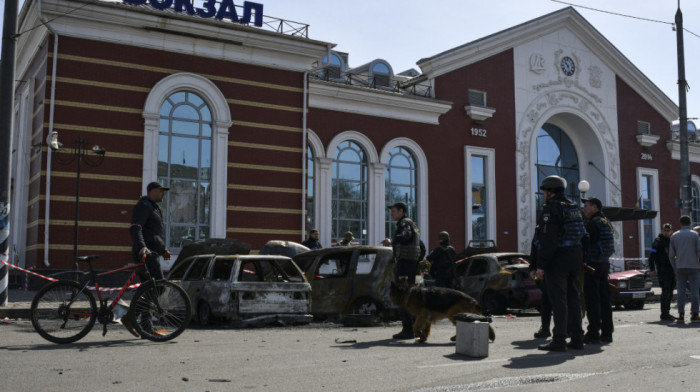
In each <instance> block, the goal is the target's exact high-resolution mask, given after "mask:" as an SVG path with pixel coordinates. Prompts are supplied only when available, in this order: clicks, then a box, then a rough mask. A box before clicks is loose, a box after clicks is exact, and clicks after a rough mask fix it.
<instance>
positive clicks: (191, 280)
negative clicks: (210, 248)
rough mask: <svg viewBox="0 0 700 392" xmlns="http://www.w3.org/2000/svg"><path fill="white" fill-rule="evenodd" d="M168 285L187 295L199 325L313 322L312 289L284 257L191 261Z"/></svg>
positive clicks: (198, 257)
mask: <svg viewBox="0 0 700 392" xmlns="http://www.w3.org/2000/svg"><path fill="white" fill-rule="evenodd" d="M168 280H171V281H174V282H176V283H177V284H179V285H180V286H181V287H182V288H183V289H185V291H187V294H188V295H189V296H190V300H191V301H192V309H193V310H194V311H193V312H192V314H193V318H194V319H195V321H197V322H198V323H199V324H201V325H207V324H209V322H210V321H211V320H212V318H224V319H227V320H231V321H233V322H234V324H237V325H241V326H245V325H263V324H269V323H274V322H283V323H286V324H300V323H308V322H310V321H311V320H312V319H313V318H312V316H311V314H310V309H311V285H310V284H309V282H308V281H307V280H306V277H305V276H304V274H303V273H302V272H301V270H300V269H299V267H298V266H297V265H296V264H295V263H294V261H292V259H290V258H289V257H285V256H272V255H270V256H260V255H214V254H208V255H196V256H191V257H189V258H187V259H185V260H183V261H182V262H180V263H178V264H177V265H176V266H175V267H174V268H173V269H172V270H171V271H170V273H169V274H168Z"/></svg>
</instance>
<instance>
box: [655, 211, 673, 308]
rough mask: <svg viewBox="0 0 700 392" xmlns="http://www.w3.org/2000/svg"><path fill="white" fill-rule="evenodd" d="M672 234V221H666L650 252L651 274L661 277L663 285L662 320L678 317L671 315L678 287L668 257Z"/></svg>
mask: <svg viewBox="0 0 700 392" xmlns="http://www.w3.org/2000/svg"><path fill="white" fill-rule="evenodd" d="M671 234H673V226H671V224H670V223H664V225H663V226H662V232H661V233H659V236H658V237H656V238H655V239H654V242H653V243H652V244H651V253H649V270H650V271H651V276H656V277H658V278H659V286H661V298H660V302H661V320H663V321H675V320H676V318H675V317H673V316H671V312H670V311H671V298H673V289H674V288H675V287H676V276H675V274H674V272H673V267H672V266H671V261H670V260H669V259H668V245H669V243H670V242H671Z"/></svg>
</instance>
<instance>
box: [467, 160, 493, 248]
mask: <svg viewBox="0 0 700 392" xmlns="http://www.w3.org/2000/svg"><path fill="white" fill-rule="evenodd" d="M464 161H465V173H466V176H467V178H466V188H467V189H466V190H465V192H466V197H465V200H466V206H465V209H466V215H467V216H466V224H467V230H466V231H467V240H468V241H469V240H483V239H495V238H496V183H495V171H496V152H495V150H494V149H491V148H482V147H473V146H467V147H466V148H465V160H464Z"/></svg>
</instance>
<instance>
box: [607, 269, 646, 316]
mask: <svg viewBox="0 0 700 392" xmlns="http://www.w3.org/2000/svg"><path fill="white" fill-rule="evenodd" d="M609 282H610V303H611V304H612V305H613V306H615V307H616V308H619V307H622V306H624V307H625V309H629V310H639V309H644V304H645V303H646V302H647V301H648V300H649V299H651V297H653V296H654V292H653V290H652V289H651V288H652V286H653V282H652V280H651V276H650V275H649V271H647V270H643V269H642V270H627V271H620V272H614V273H611V274H610V275H609Z"/></svg>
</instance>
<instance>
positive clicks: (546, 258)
mask: <svg viewBox="0 0 700 392" xmlns="http://www.w3.org/2000/svg"><path fill="white" fill-rule="evenodd" d="M540 189H541V190H542V191H543V192H544V200H545V205H544V206H543V209H542V214H541V215H540V217H539V218H538V222H537V226H538V227H539V232H538V238H537V246H538V248H537V271H536V276H537V277H538V278H539V279H543V278H545V280H544V281H545V284H546V285H547V293H548V294H549V300H550V302H551V304H552V312H553V316H554V329H553V331H552V332H553V336H552V340H551V341H550V342H549V343H546V344H542V345H540V346H538V347H537V348H538V349H540V350H545V351H566V348H567V347H568V348H572V349H576V350H581V349H583V329H582V328H581V302H580V298H579V274H580V271H581V269H582V268H583V251H582V244H581V239H582V238H583V236H584V235H585V234H586V229H585V227H584V225H583V218H582V217H581V211H580V210H579V208H578V206H577V205H576V204H575V203H573V202H572V201H571V200H569V199H568V198H567V197H566V196H565V195H564V190H565V189H566V180H565V179H563V178H561V177H559V176H549V177H547V178H545V179H544V180H542V184H541V185H540ZM567 336H570V337H571V341H570V342H569V343H568V344H567V343H566V337H567Z"/></svg>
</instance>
